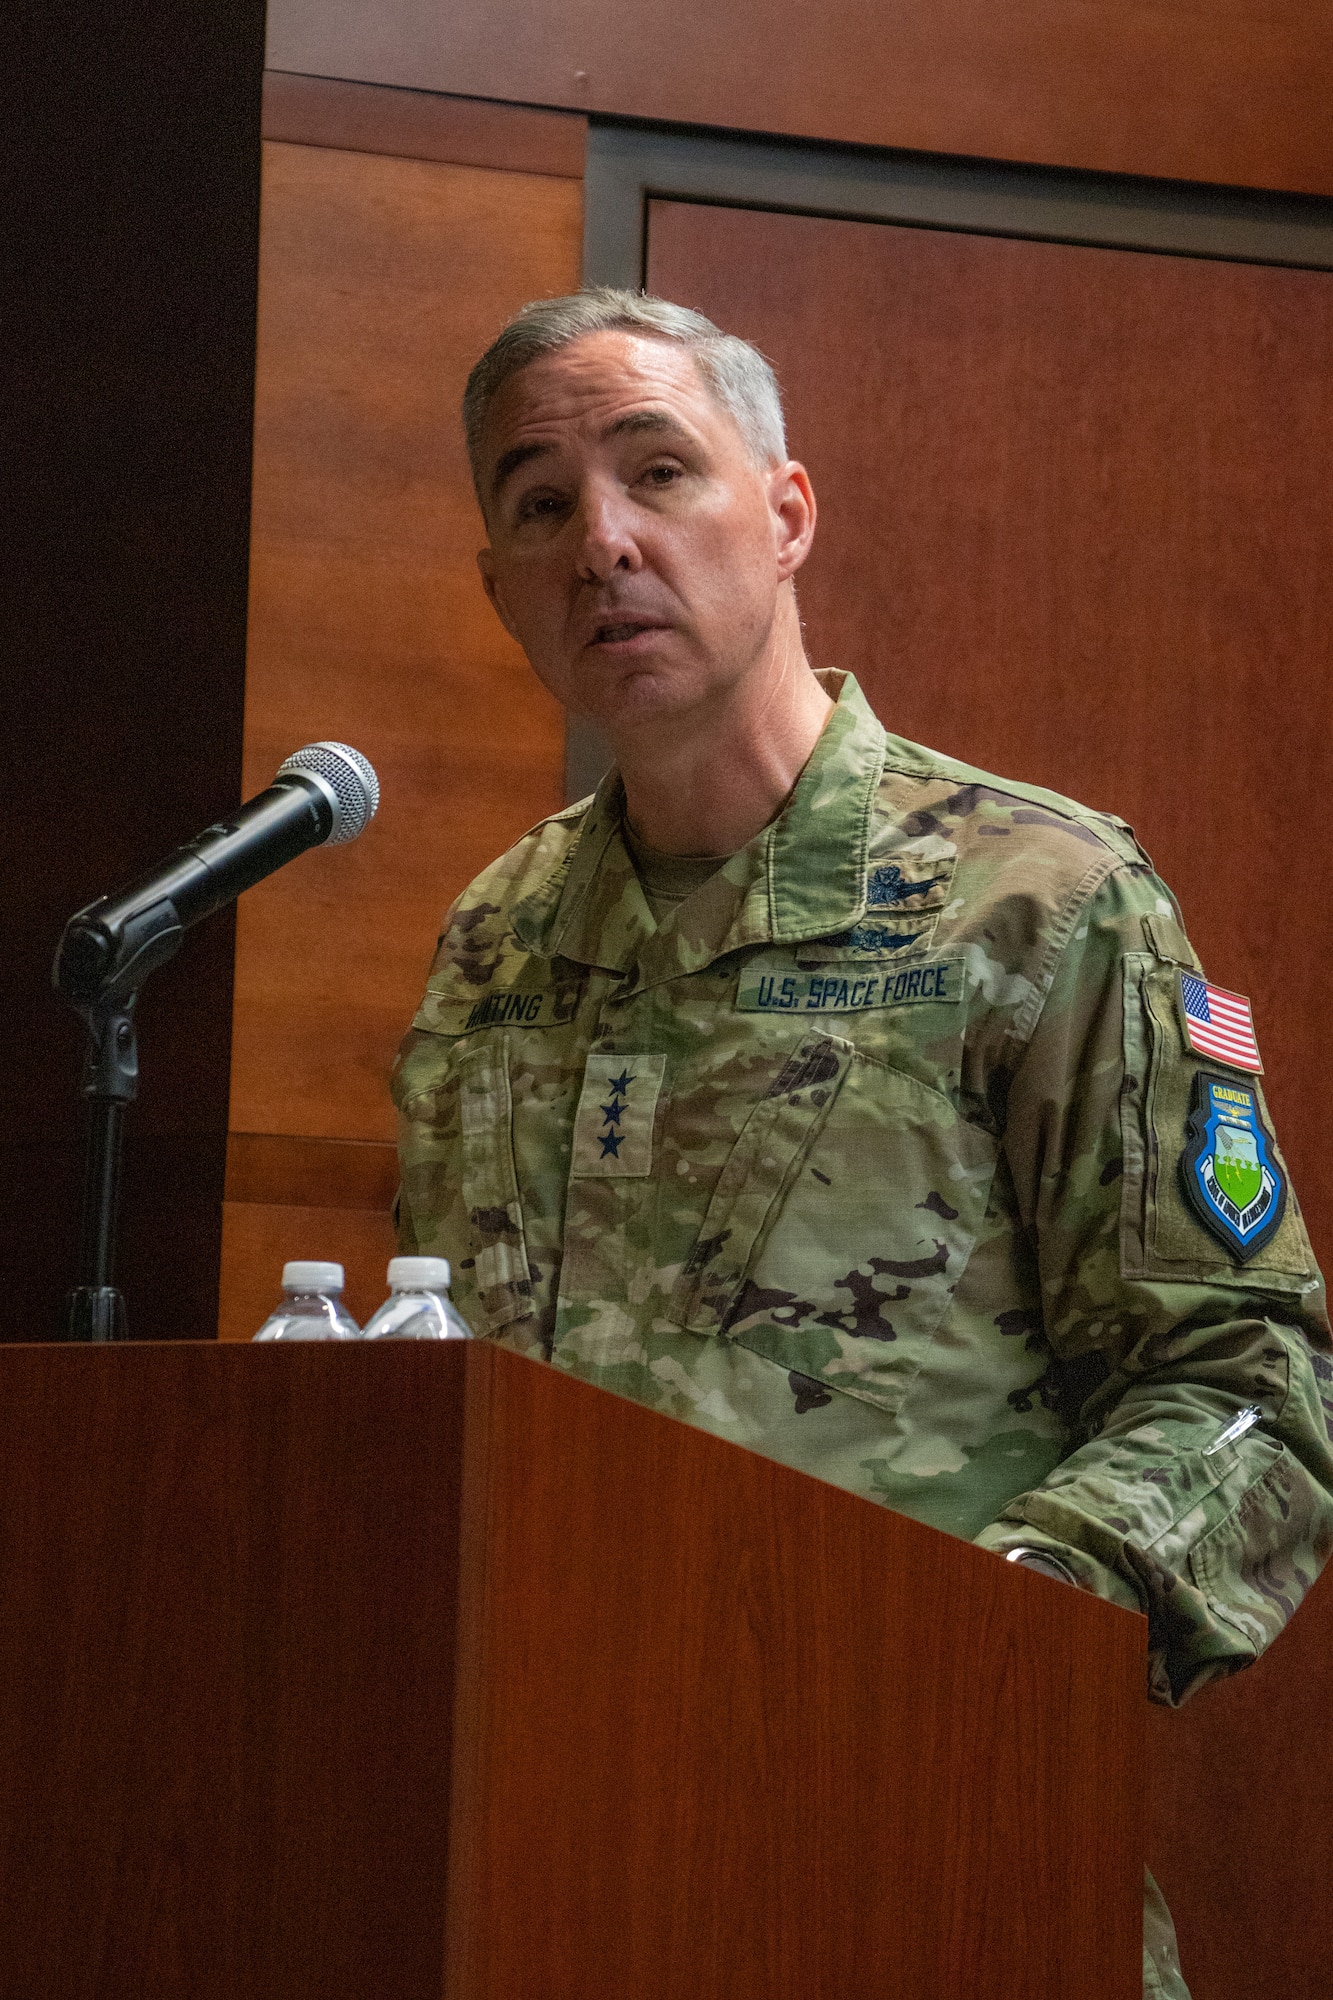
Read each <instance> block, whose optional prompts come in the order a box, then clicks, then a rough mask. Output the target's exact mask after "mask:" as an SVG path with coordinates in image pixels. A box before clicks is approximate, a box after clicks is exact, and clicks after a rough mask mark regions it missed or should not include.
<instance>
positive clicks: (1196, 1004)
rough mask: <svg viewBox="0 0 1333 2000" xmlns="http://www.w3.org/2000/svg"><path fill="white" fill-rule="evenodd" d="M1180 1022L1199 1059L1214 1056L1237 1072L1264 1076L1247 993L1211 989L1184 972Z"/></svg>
mask: <svg viewBox="0 0 1333 2000" xmlns="http://www.w3.org/2000/svg"><path fill="white" fill-rule="evenodd" d="M1180 1019H1181V1025H1182V1026H1183V1028H1184V1030H1185V1040H1186V1041H1187V1042H1188V1043H1189V1046H1190V1047H1191V1048H1192V1049H1193V1050H1194V1052H1195V1054H1196V1055H1201V1056H1213V1057H1215V1058H1216V1060H1217V1061H1218V1062H1224V1063H1230V1065H1231V1067H1232V1068H1233V1069H1245V1070H1249V1071H1251V1073H1252V1074H1253V1075H1255V1076H1262V1075H1263V1072H1264V1066H1263V1064H1262V1063H1261V1062H1260V1060H1259V1044H1258V1042H1256V1041H1255V1039H1254V1019H1253V1017H1252V1015H1251V1013H1250V1003H1249V1001H1248V1000H1247V999H1246V998H1245V995H1244V994H1243V993H1228V992H1227V991H1226V990H1225V988H1224V987H1221V986H1210V985H1209V984H1208V981H1207V980H1206V979H1200V978H1199V976H1198V974H1197V973H1193V972H1182V973H1181V975H1180Z"/></svg>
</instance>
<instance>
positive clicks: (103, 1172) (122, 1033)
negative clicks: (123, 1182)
mask: <svg viewBox="0 0 1333 2000" xmlns="http://www.w3.org/2000/svg"><path fill="white" fill-rule="evenodd" d="M138 997H139V996H138V994H137V993H128V994H124V995H120V996H117V997H113V998H107V999H102V1000H98V1001H94V1002H93V1003H92V1004H91V1005H90V1006H87V1007H80V1008H79V1010H78V1011H79V1013H80V1014H81V1015H82V1016H83V1018H84V1020H85V1021H86V1022H87V1024H88V1037H89V1040H88V1049H87V1054H86V1056H85V1059H84V1067H83V1094H84V1096H85V1097H86V1098H87V1099H88V1104H89V1114H88V1150H87V1155H86V1158H85V1162H84V1174H83V1241H82V1247H81V1249H80V1253H79V1281H78V1284H77V1285H76V1286H75V1287H74V1290H73V1291H72V1292H71V1293H70V1295H69V1300H68V1305H67V1309H66V1322H65V1338H66V1339H67V1340H124V1339H125V1338H126V1333H125V1301H124V1298H123V1297H122V1296H121V1294H120V1293H119V1292H118V1291H117V1290H116V1287H115V1285H114V1284H113V1283H112V1279H113V1276H114V1273H115V1260H116V1216H117V1212H118V1210H119V1207H120V1168H121V1126H122V1121H123V1118H124V1113H125V1106H126V1105H127V1104H132V1103H133V1102H134V1100H135V1098H136V1097H137V1096H138V1094H139V1049H138V1044H137V1042H136V1040H135V1035H134V1003H135V1001H136V1000H137V999H138Z"/></svg>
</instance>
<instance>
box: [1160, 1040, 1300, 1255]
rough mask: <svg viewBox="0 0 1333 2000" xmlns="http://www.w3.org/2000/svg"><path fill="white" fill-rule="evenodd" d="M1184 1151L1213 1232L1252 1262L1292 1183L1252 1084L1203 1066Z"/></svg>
mask: <svg viewBox="0 0 1333 2000" xmlns="http://www.w3.org/2000/svg"><path fill="white" fill-rule="evenodd" d="M1185 1134H1186V1139H1187V1142H1188V1143H1187V1144H1186V1147H1185V1151H1184V1152H1183V1153H1182V1154H1181V1158H1180V1179H1181V1186H1182V1188H1183V1190H1184V1194H1185V1199H1186V1201H1187V1202H1188V1203H1189V1205H1190V1207H1191V1208H1192V1209H1193V1211H1194V1213H1195V1215H1196V1216H1197V1217H1198V1219H1199V1221H1200V1222H1201V1223H1202V1224H1203V1226H1204V1228H1205V1229H1206V1230H1208V1231H1209V1233H1210V1234H1211V1235H1213V1236H1215V1237H1216V1238H1217V1240H1218V1242H1219V1243H1221V1244H1222V1245H1223V1246H1224V1247H1225V1249H1226V1250H1227V1251H1228V1252H1229V1253H1230V1254H1231V1256H1232V1257H1234V1258H1235V1259H1236V1262H1237V1263H1238V1264H1245V1263H1248V1262H1249V1260H1250V1258H1251V1257H1253V1256H1254V1255H1255V1254H1256V1253H1257V1252H1258V1251H1260V1250H1262V1249H1263V1247H1264V1245H1265V1243H1267V1242H1268V1241H1269V1240H1270V1238H1271V1237H1272V1236H1273V1234H1274V1232H1275V1231H1276V1229H1277V1227H1278V1225H1279V1223H1280V1222H1281V1221H1282V1213H1283V1210H1284V1208H1285V1207H1286V1203H1287V1183H1286V1177H1285V1176H1284V1174H1283V1172H1282V1169H1281V1167H1280V1166H1279V1165H1278V1163H1277V1159H1276V1157H1275V1155H1274V1152H1273V1142H1272V1135H1271V1134H1270V1133H1269V1131H1268V1130H1267V1128H1266V1126H1265V1125H1264V1121H1263V1116H1262V1114H1261V1112H1260V1110H1259V1095H1258V1092H1257V1090H1256V1089H1255V1087H1254V1085H1253V1084H1251V1083H1247V1082H1242V1080H1241V1079H1240V1078H1239V1077H1234V1076H1215V1075H1213V1074H1211V1073H1210V1072H1209V1071H1207V1070H1200V1071H1199V1072H1198V1074H1197V1075H1196V1076H1195V1078H1194V1094H1193V1098H1192V1101H1191V1104H1190V1111H1189V1117H1188V1119H1187V1120H1186V1124H1185Z"/></svg>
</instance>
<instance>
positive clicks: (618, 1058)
mask: <svg viewBox="0 0 1333 2000" xmlns="http://www.w3.org/2000/svg"><path fill="white" fill-rule="evenodd" d="M665 1070H666V1057H665V1056H664V1055H641V1056H628V1057H627V1056H623V1055H615V1056H606V1055H590V1056H589V1057H588V1061H587V1064H586V1066H585V1068H584V1072H583V1090H582V1093H581V1094H580V1097H579V1102H578V1109H577V1110H576V1112H575V1113H574V1144H573V1152H572V1155H571V1159H570V1166H569V1171H570V1175H571V1177H572V1178H576V1179H585V1180H587V1179H600V1180H620V1179H631V1180H633V1179H639V1178H642V1177H643V1176H644V1175H645V1174H650V1173H651V1172H652V1170H653V1126H654V1123H655V1121H656V1117H657V1099H658V1095H659V1093H660V1091H661V1088H662V1077H663V1075H664V1073H665Z"/></svg>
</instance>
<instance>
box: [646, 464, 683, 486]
mask: <svg viewBox="0 0 1333 2000" xmlns="http://www.w3.org/2000/svg"><path fill="white" fill-rule="evenodd" d="M680 471H681V469H680V467H679V466H678V465H650V466H649V467H648V470H647V472H646V473H645V474H644V477H645V479H646V480H647V481H648V484H649V485H650V486H671V485H673V484H674V483H675V481H676V480H677V479H679V478H680Z"/></svg>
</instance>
